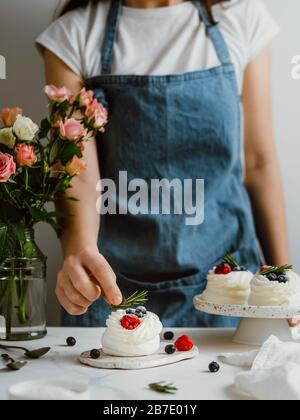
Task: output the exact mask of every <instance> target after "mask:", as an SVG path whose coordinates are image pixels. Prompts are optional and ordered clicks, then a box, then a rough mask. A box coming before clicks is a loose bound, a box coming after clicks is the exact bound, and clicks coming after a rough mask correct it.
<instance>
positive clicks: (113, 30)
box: [101, 0, 121, 75]
mask: <svg viewBox="0 0 300 420" xmlns="http://www.w3.org/2000/svg"><path fill="white" fill-rule="evenodd" d="M120 7H121V0H111V2H110V9H109V12H108V17H107V21H106V28H105V35H104V41H103V45H102V54H101V56H102V63H101V74H103V75H107V74H110V73H111V72H110V65H111V61H112V56H113V49H114V43H115V39H116V36H117V30H118V26H119V17H120Z"/></svg>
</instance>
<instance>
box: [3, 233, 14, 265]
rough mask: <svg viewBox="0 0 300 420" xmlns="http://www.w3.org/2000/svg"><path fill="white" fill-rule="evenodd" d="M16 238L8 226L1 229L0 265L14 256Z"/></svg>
mask: <svg viewBox="0 0 300 420" xmlns="http://www.w3.org/2000/svg"><path fill="white" fill-rule="evenodd" d="M15 245H16V238H15V236H14V234H13V232H12V231H11V230H10V229H9V228H8V226H2V227H0V265H1V264H3V263H4V261H5V260H6V259H7V258H9V257H11V256H13V253H14V250H15Z"/></svg>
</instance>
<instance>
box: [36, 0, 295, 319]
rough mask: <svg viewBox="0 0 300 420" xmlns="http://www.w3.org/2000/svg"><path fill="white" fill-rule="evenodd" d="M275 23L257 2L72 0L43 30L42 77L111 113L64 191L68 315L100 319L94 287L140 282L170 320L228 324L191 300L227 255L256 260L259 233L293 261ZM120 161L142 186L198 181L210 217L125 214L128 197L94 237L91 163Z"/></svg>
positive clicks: (115, 295)
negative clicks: (279, 125) (281, 152)
mask: <svg viewBox="0 0 300 420" xmlns="http://www.w3.org/2000/svg"><path fill="white" fill-rule="evenodd" d="M212 3H218V4H216V5H214V6H212ZM217 22H218V24H217ZM277 31H278V27H277V25H276V24H275V22H274V21H273V19H272V18H271V17H270V15H269V13H268V12H267V11H266V9H265V8H264V6H263V4H262V2H261V0H232V1H231V2H230V3H229V2H223V1H215V2H212V1H208V0H206V1H204V0H202V1H201V0H195V1H181V0H124V1H123V2H122V1H121V0H112V1H101V0H98V1H97V0H95V1H88V0H86V1H84V0H82V1H74V0H73V1H70V2H69V3H68V5H67V6H66V7H65V9H64V11H63V13H62V16H61V17H60V18H59V19H58V20H57V21H55V22H54V23H53V24H52V25H51V26H50V28H48V29H47V31H46V32H45V33H44V34H42V35H41V36H40V37H39V38H38V44H39V46H40V47H41V48H42V50H43V53H44V57H45V62H46V76H47V82H48V83H53V84H55V85H57V86H62V85H65V86H68V87H69V88H70V89H71V90H72V91H73V92H74V93H77V92H78V91H79V90H80V89H81V88H82V87H83V86H84V85H85V86H86V87H87V88H88V89H93V90H94V91H95V92H96V95H97V97H98V98H99V99H100V100H102V101H105V103H106V104H107V106H108V108H109V118H110V122H109V126H108V127H107V130H106V134H105V135H104V137H102V138H101V139H99V140H98V141H97V143H96V141H94V142H92V143H91V144H90V145H89V146H88V147H87V149H86V151H85V159H86V161H87V162H88V170H87V171H86V172H85V174H84V175H83V176H81V177H80V178H79V179H78V180H76V181H75V182H74V185H73V190H72V191H71V194H72V195H75V196H76V197H78V198H79V199H80V202H76V203H71V202H68V203H67V202H63V203H60V204H59V205H60V206H62V207H63V208H64V209H65V210H67V211H69V212H70V213H71V214H72V215H73V217H72V218H70V220H69V221H68V223H67V224H65V226H64V231H63V235H62V238H61V241H62V246H63V251H64V257H65V262H64V265H63V268H62V270H61V271H60V273H59V275H58V280H57V289H56V292H57V296H58V299H59V301H60V303H61V304H62V306H63V307H64V308H65V310H66V312H65V313H64V316H63V324H64V325H79V326H98V325H99V326H100V325H104V323H105V319H106V317H107V315H108V312H109V306H108V305H107V304H106V303H105V301H104V300H103V299H101V300H99V297H100V294H102V295H103V296H104V298H105V300H106V301H107V302H108V303H111V304H115V305H117V304H119V303H120V302H121V300H122V293H124V294H126V295H128V294H130V293H132V292H134V291H136V290H141V289H143V290H144V289H146V290H148V291H149V294H150V300H149V305H148V307H149V309H152V310H153V311H155V312H156V313H158V314H159V316H160V317H161V318H162V321H163V323H164V325H165V326H189V327H192V326H205V327H225V326H232V325H234V323H235V322H236V321H235V320H233V319H230V318H223V317H215V316H208V315H205V314H203V313H198V312H196V311H195V310H194V309H193V304H192V298H193V296H194V295H196V294H199V293H201V292H202V291H203V289H204V288H205V285H206V283H205V277H206V274H207V272H208V270H209V269H210V268H212V267H213V266H214V265H215V264H216V263H217V262H218V261H220V259H221V258H222V257H223V255H224V252H225V251H226V250H228V251H230V252H231V253H233V255H234V257H236V258H237V259H238V260H239V262H240V264H241V265H245V266H247V267H248V268H249V269H251V270H253V271H255V270H257V269H258V267H259V265H260V263H261V254H260V252H259V249H258V242H257V237H258V239H259V240H260V244H261V248H262V251H263V254H264V257H265V259H266V260H267V261H268V263H269V264H272V265H273V264H274V265H275V264H276V265H281V264H286V263H287V262H289V260H290V257H289V252H288V244H287V233H286V225H285V211H284V199H283V193H282V188H281V180H280V175H279V168H278V163H277V157H276V151H275V146H274V140H273V129H272V105H271V90H270V69H271V45H270V44H271V41H272V39H273V37H274V36H275V34H276V33H277ZM241 102H242V105H243V109H244V120H243V121H244V136H242V134H241V132H242V130H241V121H242V118H241V112H240V111H241V107H240V103H241ZM243 138H244V147H243V148H242V145H243ZM97 146H98V147H97ZM242 151H244V153H242ZM243 155H244V157H245V158H243ZM121 171H123V173H124V171H126V173H127V176H128V180H135V179H142V180H145V181H147V183H148V185H150V184H151V180H153V179H160V180H161V179H166V180H169V181H171V180H173V179H177V180H180V181H182V182H184V180H187V179H192V180H194V181H195V180H197V179H198V180H199V179H200V180H201V179H202V180H204V183H205V218H204V222H203V223H201V224H194V225H188V224H186V215H185V214H181V215H180V214H176V211H175V209H174V208H172V210H173V211H171V212H170V213H171V214H168V215H166V214H161V213H160V214H150V213H148V214H144V213H143V214H137V215H133V214H119V213H125V212H122V209H123V208H124V206H126V205H127V202H126V203H125V202H124V200H123V198H122V197H117V199H116V200H117V207H118V210H119V212H118V214H106V215H105V216H102V217H101V228H100V238H98V231H99V226H100V224H99V219H100V217H99V215H98V214H97V213H96V211H95V203H96V201H97V199H98V198H99V196H98V195H97V193H96V183H97V180H98V179H99V177H100V175H99V174H100V172H101V178H106V179H111V180H114V181H115V182H116V183H118V179H119V175H120V172H121ZM192 198H195V197H192ZM249 198H250V200H249ZM253 216H254V217H253ZM99 251H100V253H101V254H100V253H99ZM121 291H122V292H121ZM88 309H89V310H88ZM68 314H71V315H72V316H70V315H68ZM74 315H76V316H75V317H74Z"/></svg>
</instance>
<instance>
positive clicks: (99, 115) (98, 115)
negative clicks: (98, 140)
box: [86, 99, 108, 129]
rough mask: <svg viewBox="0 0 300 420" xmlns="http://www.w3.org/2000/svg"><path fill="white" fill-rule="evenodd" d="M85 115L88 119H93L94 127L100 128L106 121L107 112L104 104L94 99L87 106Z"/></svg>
mask: <svg viewBox="0 0 300 420" xmlns="http://www.w3.org/2000/svg"><path fill="white" fill-rule="evenodd" d="M86 115H87V117H88V118H89V120H90V121H91V120H94V128H96V129H101V128H103V126H104V125H105V124H106V123H107V120H108V113H107V110H106V109H105V108H104V106H103V105H102V104H101V103H100V102H98V101H97V99H94V101H93V102H92V103H91V104H90V105H89V106H88V107H87V109H86Z"/></svg>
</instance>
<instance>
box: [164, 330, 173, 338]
mask: <svg viewBox="0 0 300 420" xmlns="http://www.w3.org/2000/svg"><path fill="white" fill-rule="evenodd" d="M173 338H174V333H173V331H166V332H165V333H164V339H165V340H173Z"/></svg>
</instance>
